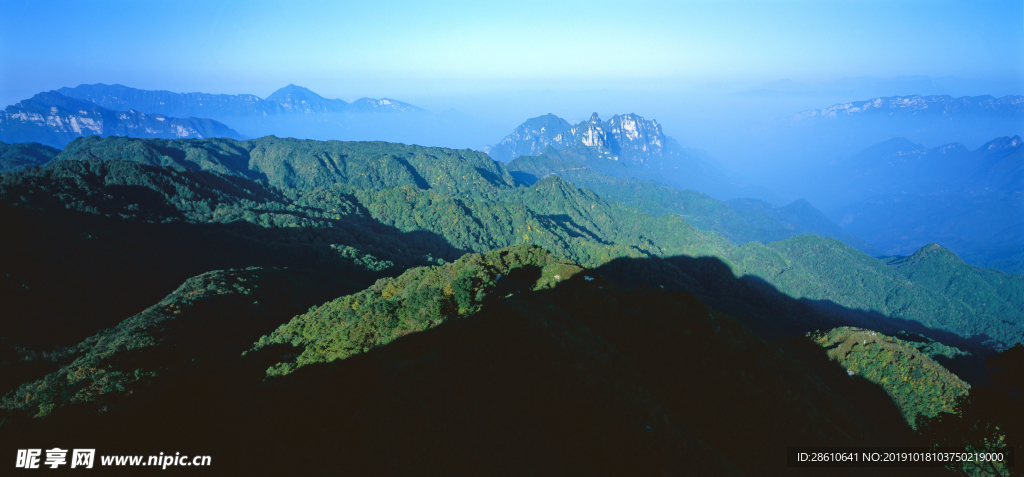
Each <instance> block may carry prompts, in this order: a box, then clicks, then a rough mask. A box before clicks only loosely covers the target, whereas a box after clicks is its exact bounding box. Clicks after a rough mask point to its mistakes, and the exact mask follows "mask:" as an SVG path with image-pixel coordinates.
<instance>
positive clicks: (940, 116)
mask: <svg viewBox="0 0 1024 477" xmlns="http://www.w3.org/2000/svg"><path fill="white" fill-rule="evenodd" d="M1021 124H1024V96H1003V97H1001V98H995V97H992V96H975V97H961V98H953V97H951V96H894V97H879V98H873V99H869V100H865V101H853V102H844V103H839V104H833V105H831V106H828V107H824V108H817V109H809V110H805V111H800V112H796V113H794V114H791V115H789V116H787V117H783V118H780V119H778V120H776V121H774V122H772V123H770V124H766V125H763V126H759V127H756V128H752V129H750V130H748V131H747V133H746V134H745V135H743V136H741V137H737V138H736V139H735V144H734V150H733V152H732V154H746V155H747V156H749V157H752V158H759V159H760V162H759V163H760V166H757V167H753V168H752V177H757V176H760V177H761V180H762V183H761V185H766V184H767V183H773V184H776V185H777V187H778V188H779V189H787V188H799V186H800V181H802V180H804V179H805V177H803V176H800V175H799V171H800V169H802V168H807V167H812V168H813V167H815V166H816V165H820V164H823V163H828V162H830V161H834V160H840V159H843V158H845V157H849V156H850V155H851V154H853V153H854V152H855V151H859V150H862V149H864V148H867V147H869V146H871V145H873V144H877V143H879V142H882V141H887V140H889V139H892V138H894V137H904V138H907V139H909V140H911V141H913V142H916V143H922V144H927V145H929V147H935V146H939V145H942V144H948V143H951V142H959V143H961V144H965V145H967V147H969V148H976V147H978V146H979V145H981V144H984V143H986V142H988V141H990V140H991V139H992V138H993V137H999V136H1014V135H1018V134H1020V133H1021V132H1022V131H1021V130H1020V125H1021ZM794 178H796V179H797V180H794Z"/></svg>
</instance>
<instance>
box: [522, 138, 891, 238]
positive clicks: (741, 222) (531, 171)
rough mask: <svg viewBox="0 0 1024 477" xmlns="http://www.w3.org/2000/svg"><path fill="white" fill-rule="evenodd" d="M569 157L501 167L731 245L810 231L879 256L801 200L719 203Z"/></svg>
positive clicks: (549, 154)
mask: <svg viewBox="0 0 1024 477" xmlns="http://www.w3.org/2000/svg"><path fill="white" fill-rule="evenodd" d="M572 159H574V157H572V156H569V157H566V156H563V154H562V153H561V152H558V151H554V150H552V149H549V150H547V151H546V153H545V154H543V155H537V156H521V157H518V158H516V159H514V160H512V161H510V162H508V163H507V164H505V167H506V168H507V169H508V171H509V173H510V174H512V176H513V177H515V178H516V180H518V181H520V182H523V183H525V184H528V185H529V184H533V183H534V182H536V181H537V180H540V178H543V177H547V176H549V175H557V176H558V177H561V178H562V179H565V180H567V181H569V182H572V183H573V184H575V185H576V186H577V187H581V188H587V189H591V190H593V191H594V192H596V193H597V194H598V195H600V196H601V197H603V198H605V199H607V200H614V201H617V202H622V203H623V204H626V205H630V206H633V207H637V208H639V209H641V210H643V211H644V212H646V213H647V214H649V215H652V216H655V217H657V216H661V215H666V214H676V215H679V216H680V217H682V218H683V219H685V220H686V221H687V222H688V223H691V224H693V225H695V226H696V227H698V228H700V229H701V230H708V231H713V232H716V233H718V234H719V235H722V236H723V237H725V238H726V239H728V240H729V241H730V242H732V243H733V244H735V245H742V244H744V243H747V242H750V241H758V242H762V243H767V242H773V241H776V240H782V239H784V238H788V237H793V236H795V235H801V234H806V233H815V234H818V235H822V236H827V237H835V238H838V239H840V240H843V241H844V242H845V243H847V244H848V245H850V246H851V247H854V248H856V249H858V250H860V251H862V252H864V253H867V254H870V255H879V253H878V252H879V251H878V250H877V249H876V248H874V247H873V246H871V245H870V244H868V243H865V242H864V241H863V240H860V239H858V238H857V237H852V236H850V235H849V234H847V233H846V232H845V231H844V230H843V229H842V228H841V227H839V226H838V225H836V224H835V223H833V222H832V221H830V220H829V219H828V218H827V217H825V215H824V214H822V213H821V212H820V211H818V210H817V209H814V207H813V206H811V205H810V204H808V203H807V202H806V201H796V202H794V203H792V204H790V205H788V206H786V207H781V208H780V207H774V206H772V205H770V204H768V203H766V202H762V201H759V200H756V199H736V200H732V201H729V202H721V201H718V200H715V199H713V198H711V197H708V196H707V195H706V194H702V193H700V192H697V191H693V190H681V189H677V188H674V187H669V186H666V185H662V184H657V183H654V182H650V181H644V180H638V179H631V178H630V179H627V178H624V177H614V176H609V175H607V174H602V173H600V172H597V171H595V170H594V169H592V168H591V167H588V166H587V165H585V164H584V163H582V162H576V161H573V160H572Z"/></svg>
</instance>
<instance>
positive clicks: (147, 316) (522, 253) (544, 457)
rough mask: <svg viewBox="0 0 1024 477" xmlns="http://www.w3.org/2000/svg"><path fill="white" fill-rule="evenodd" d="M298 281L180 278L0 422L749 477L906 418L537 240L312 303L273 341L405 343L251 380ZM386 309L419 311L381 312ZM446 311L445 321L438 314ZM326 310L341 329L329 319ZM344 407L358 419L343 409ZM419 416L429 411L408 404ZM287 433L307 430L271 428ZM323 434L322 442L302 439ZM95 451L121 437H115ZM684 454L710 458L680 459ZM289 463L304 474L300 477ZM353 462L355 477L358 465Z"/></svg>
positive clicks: (269, 351) (668, 298) (232, 458)
mask: <svg viewBox="0 0 1024 477" xmlns="http://www.w3.org/2000/svg"><path fill="white" fill-rule="evenodd" d="M492 267H496V268H492ZM500 271H504V272H506V273H505V274H501V276H499V275H496V273H497V272H500ZM310 280H313V281H315V278H313V277H311V276H309V275H308V274H307V275H303V274H302V273H298V274H296V273H295V272H292V271H286V270H262V269H250V270H228V271H218V272H211V273H207V274H203V275H202V276H199V277H195V278H192V279H189V280H187V281H186V282H185V283H184V284H183V285H182V286H181V287H179V288H178V289H177V290H175V291H174V292H173V293H172V294H170V295H168V296H167V297H165V298H164V299H163V300H161V302H160V303H158V304H157V305H155V306H152V307H150V308H148V309H147V310H145V311H144V312H142V313H140V314H138V315H136V316H133V317H131V318H129V319H127V320H125V321H124V322H122V323H121V324H119V325H117V326H116V327H113V328H111V329H109V330H104V331H103V332H101V333H99V334H97V335H95V336H92V337H90V338H88V339H86V340H84V341H83V342H82V343H81V344H79V345H77V346H75V347H73V348H71V349H69V350H68V351H67V354H69V355H73V356H75V358H74V361H73V362H71V363H70V364H69V365H67V366H66V367H62V368H61V369H60V370H59V371H57V372H55V373H51V374H49V375H47V376H45V377H43V378H42V379H40V380H38V381H35V382H31V383H26V384H25V385H24V386H21V387H20V388H19V389H18V390H16V391H13V392H11V393H9V394H8V395H7V396H5V397H4V400H3V409H4V411H3V412H4V414H5V417H6V418H7V420H6V421H5V422H4V423H3V424H2V426H3V427H4V429H5V430H6V431H12V432H14V431H16V432H17V433H18V434H19V435H21V436H23V437H25V436H29V437H31V436H43V435H47V433H48V432H50V431H51V430H52V429H62V430H63V432H64V433H65V435H66V436H68V438H76V437H78V436H79V435H80V434H82V433H86V432H89V429H94V426H95V425H96V424H97V423H99V422H106V423H108V424H110V423H116V424H117V425H118V426H119V427H120V428H122V429H134V428H136V427H137V426H138V425H139V424H141V422H142V421H141V420H139V419H138V416H139V413H147V412H148V413H161V414H162V413H175V412H181V411H182V410H184V409H191V411H190V412H189V415H190V416H192V417H194V418H197V419H190V420H188V422H187V423H186V422H185V420H176V421H171V422H167V423H165V426H164V432H161V433H141V434H139V436H138V437H137V438H136V439H137V441H136V444H138V445H158V444H162V443H165V442H171V440H173V439H175V438H178V437H180V436H181V435H183V433H186V432H187V433H192V435H193V439H192V440H190V441H189V442H190V443H192V444H194V445H202V446H206V448H207V449H208V450H207V451H206V452H209V453H215V454H216V455H218V456H219V459H222V462H229V463H231V464H232V465H239V466H241V467H239V468H242V469H249V468H256V467H257V466H259V467H260V468H264V469H265V466H266V465H267V464H268V463H264V462H262V461H261V460H260V459H255V460H254V459H253V458H252V456H251V453H246V454H245V455H243V454H240V453H239V450H240V449H248V450H249V452H251V450H252V449H263V448H265V446H266V444H265V442H266V440H267V439H268V438H269V436H277V438H276V439H274V442H275V446H276V447H277V448H279V449H281V448H283V449H288V452H289V453H292V454H297V455H312V454H317V453H320V452H323V451H326V450H327V449H332V448H333V447H334V446H335V445H339V444H340V445H342V448H343V449H344V450H342V451H341V452H342V455H343V456H344V455H348V453H353V455H354V454H360V455H369V454H368V453H370V454H372V452H373V451H372V449H374V448H377V447H379V445H380V442H381V441H382V440H389V441H392V442H393V441H394V440H395V439H398V440H400V441H403V440H405V439H408V438H410V437H411V438H414V439H417V440H418V438H420V437H422V436H423V435H424V434H423V433H429V435H432V436H433V438H432V439H426V440H424V441H423V442H421V443H420V445H419V446H411V447H410V448H409V450H408V451H407V452H403V453H402V454H400V455H399V456H396V457H395V459H393V464H392V467H390V469H391V471H389V472H388V473H391V472H392V471H393V472H396V473H406V472H408V471H409V470H411V469H414V468H416V469H424V468H429V469H452V468H454V469H457V470H456V471H457V472H464V471H468V472H471V471H472V470H484V469H487V468H494V466H495V465H499V466H512V467H514V468H517V469H523V470H530V469H533V470H540V469H544V470H551V469H560V468H561V466H564V465H569V464H567V463H566V459H567V458H568V459H569V462H570V463H571V464H572V467H573V469H576V470H579V469H581V468H582V469H591V468H594V470H597V467H600V468H601V469H603V470H605V471H607V470H609V469H622V470H624V471H625V470H626V469H631V470H630V471H631V472H632V473H639V474H649V473H653V474H660V473H662V472H665V471H671V470H673V469H674V470H676V471H684V469H689V470H693V469H695V468H698V469H702V470H701V471H702V474H705V475H708V474H723V475H740V474H746V475H756V474H762V473H765V472H769V473H771V472H772V471H771V469H773V468H774V465H773V464H771V462H772V459H771V458H770V456H772V455H775V454H776V453H777V449H775V448H774V447H772V446H763V445H758V444H757V443H758V442H765V441H770V440H775V441H782V442H794V443H807V444H808V445H809V444H811V443H815V444H823V445H825V444H827V445H884V444H889V445H894V444H900V443H906V442H907V439H908V438H909V435H910V434H909V432H908V429H907V428H906V427H904V426H901V425H900V424H899V420H898V419H891V417H894V416H898V410H897V409H895V408H894V407H893V406H892V404H891V403H889V402H888V401H887V400H886V399H885V398H884V395H882V394H880V393H878V392H877V391H876V390H873V389H871V387H870V386H869V385H866V384H864V383H852V382H847V380H846V379H845V376H843V375H841V372H840V370H839V369H838V368H837V367H835V366H834V365H833V366H829V365H828V364H827V362H825V361H824V360H823V359H818V360H814V366H816V367H819V368H821V369H820V370H818V371H813V372H812V371H810V370H809V369H808V368H807V367H806V366H807V365H805V364H804V363H803V362H801V361H798V360H796V359H794V358H793V357H792V356H790V355H789V354H788V353H787V352H786V351H784V350H783V349H781V348H779V347H778V346H776V345H773V344H770V343H767V342H765V341H762V340H761V339H759V338H757V337H756V336H754V335H753V334H751V333H750V332H749V331H748V330H746V329H745V328H744V327H743V326H741V325H740V324H739V323H737V322H736V321H735V320H733V319H731V318H730V317H729V316H727V315H724V314H721V313H718V312H715V311H713V310H711V309H708V308H707V307H706V306H704V305H703V304H702V303H701V302H700V301H699V300H698V299H696V298H695V297H693V296H692V295H684V294H681V293H666V292H664V291H661V290H651V289H643V288H640V289H634V290H622V289H619V288H618V287H617V286H615V285H614V284H611V283H609V282H608V281H607V280H605V279H603V278H601V277H600V276H599V275H596V274H594V273H593V272H591V271H589V270H586V269H583V268H581V267H579V266H578V265H576V264H573V263H571V262H567V261H565V260H562V259H558V258H557V257H554V256H552V255H551V254H549V253H548V252H546V251H544V250H543V249H540V248H539V247H535V246H531V245H521V246H517V247H512V248H507V249H501V250H495V251H491V252H488V253H487V254H483V255H471V256H467V257H464V258H462V259H460V260H458V261H457V262H455V263H453V264H449V265H443V266H433V267H423V268H415V269H411V270H409V271H407V272H406V273H405V274H403V275H402V277H399V278H398V279H389V280H384V281H381V282H378V283H377V284H376V285H374V286H373V287H371V288H370V289H368V290H366V291H364V292H361V293H359V294H357V295H355V296H353V297H341V298H339V299H338V300H335V301H333V302H329V303H326V304H324V305H322V306H319V307H315V306H314V307H311V308H310V310H309V312H308V313H306V314H305V315H300V316H298V317H296V319H294V320H293V321H292V322H291V323H289V324H288V325H287V328H286V327H282V328H281V330H285V329H292V328H295V327H296V325H298V324H305V325H306V326H302V327H299V328H298V330H301V331H299V334H300V336H303V337H305V338H304V339H308V340H313V341H311V342H309V343H308V344H309V345H310V347H309V348H307V349H317V350H328V349H329V348H324V347H323V345H324V344H325V343H324V341H331V340H338V339H344V338H345V337H346V336H347V337H349V338H351V337H353V336H354V335H356V334H358V333H357V331H359V330H362V332H363V333H364V334H363V335H361V336H364V337H366V338H371V339H372V338H373V337H374V336H376V335H377V334H378V333H380V334H382V335H383V334H384V333H396V334H398V335H403V334H404V335H405V337H403V338H401V339H399V340H395V341H394V342H393V343H391V344H389V345H388V346H381V347H376V348H369V347H361V348H359V349H355V350H353V351H355V352H354V353H352V354H347V355H343V356H337V358H339V359H336V360H334V362H330V363H323V362H320V364H311V363H309V362H307V363H306V365H305V366H302V367H300V368H298V369H295V370H293V371H292V372H290V373H287V375H283V376H276V377H273V378H271V379H268V380H266V381H265V382H262V383H261V381H263V380H262V376H260V375H259V374H254V373H253V371H255V370H257V369H259V368H258V366H259V365H260V363H271V364H272V363H273V360H274V359H276V358H275V356H282V355H281V353H282V352H285V355H287V351H286V350H287V349H288V348H289V347H290V346H289V345H295V344H297V345H299V346H300V347H302V346H304V345H305V344H307V343H306V342H303V341H299V342H296V341H295V340H294V339H292V338H291V336H290V335H289V334H288V333H285V334H279V333H278V332H274V333H273V335H275V336H280V337H281V338H282V339H283V340H284V343H282V344H278V345H274V346H267V345H270V344H271V343H270V342H268V340H267V339H266V338H264V339H261V340H260V348H261V349H257V350H254V351H250V352H248V353H246V355H245V356H239V355H238V354H232V353H231V351H232V350H237V349H238V344H240V343H241V341H240V339H239V337H241V336H242V335H244V334H249V335H251V332H252V331H253V330H255V329H257V328H259V327H260V326H265V325H266V324H267V323H268V320H269V319H272V318H273V317H278V316H280V314H281V311H282V310H283V309H287V308H288V307H291V308H294V307H296V305H297V304H298V303H301V302H302V301H307V302H308V299H309V298H308V297H306V298H299V297H298V296H297V294H296V292H298V291H304V290H306V287H305V285H304V284H306V283H309V282H310ZM307 293H308V291H307ZM416 297H420V298H419V299H417V298H416ZM268 299H272V300H275V301H278V302H280V303H270V304H268V303H267V300H268ZM368 300H376V301H368ZM389 302H391V303H393V304H395V305H398V306H404V307H408V310H409V311H410V312H411V313H409V314H408V316H406V315H402V314H401V313H398V314H397V315H395V314H393V313H391V312H388V311H387V310H386V309H385V308H387V307H384V308H380V306H379V305H382V304H386V303H389ZM463 302H465V303H463ZM357 304H358V305H357ZM446 304H451V305H452V306H456V307H458V308H456V309H453V310H449V311H446V306H447V305H446ZM462 304H469V305H470V306H469V307H463V306H461V305H462ZM359 305H361V306H359ZM421 306H422V307H424V308H420V309H419V310H418V312H417V308H418V307H421ZM378 308H380V309H378ZM371 309H372V310H373V312H372V313H373V314H368V312H370V310H371ZM250 311H255V312H256V313H255V314H253V313H251V312H250ZM392 311H397V310H392ZM338 312H340V313H341V316H342V318H343V320H342V322H341V323H340V324H342V325H345V324H347V325H348V327H347V329H346V326H338V324H339V323H337V322H336V320H335V318H333V317H334V316H335V314H336V313H338ZM396 316H398V317H403V316H404V317H406V318H409V319H413V318H423V319H424V320H426V321H425V322H426V323H429V325H430V329H428V330H421V331H418V332H414V333H411V334H407V333H405V332H403V331H402V327H403V326H404V325H405V324H408V323H410V320H404V321H403V320H400V319H399V320H397V323H396V319H395V317H396ZM456 317H458V318H457V319H454V318H456ZM324 318H327V319H326V320H325V319H324ZM352 319H355V320H356V321H355V322H354V323H353V322H352V321H351V320H352ZM359 319H361V320H362V321H361V322H360V321H358V320H359ZM346 321H347V322H348V323H346ZM309 325H315V326H309ZM396 325H397V327H396ZM236 326H242V327H243V328H244V330H245V331H244V333H241V334H240V333H238V332H237V330H234V329H233V328H234V327H236ZM324 326H325V327H324ZM279 331H280V330H279ZM225 339H229V341H228V342H225V343H221V344H220V345H216V346H214V345H213V343H217V342H219V341H221V340H225ZM680 344H682V346H681V345H680ZM275 346H276V347H275ZM264 347H265V348H266V349H262V348H264ZM712 354H714V355H716V358H715V359H707V357H708V356H711V355H712ZM805 359H807V358H805ZM367 366H369V367H368V368H367ZM264 369H265V368H264ZM817 373H821V374H817ZM694 387H697V388H699V389H702V390H704V391H703V392H701V393H694V392H692V389H693V388H694ZM317 396H319V397H317ZM412 396H417V397H416V398H415V399H416V402H418V403H419V404H418V405H414V403H413V402H411V401H409V398H411V397H412ZM325 398H326V399H327V401H324V402H321V401H323V400H324V399H325ZM328 401H329V402H330V403H333V405H332V404H329V403H328ZM295 402H302V403H304V405H303V408H304V409H303V411H305V410H308V409H318V410H319V412H317V413H316V417H315V419H314V420H313V421H311V420H310V416H309V415H308V414H306V415H304V414H303V411H299V410H298V409H296V408H295V407H294V406H293V405H290V404H289V403H295ZM446 402H447V403H448V404H447V405H446V404H444V403H446ZM542 402H543V403H545V404H544V405H543V406H541V407H538V406H540V405H541V403H542ZM452 403H458V404H457V405H452ZM354 408H358V409H360V412H359V413H352V412H350V411H347V410H349V409H354ZM416 409H430V410H431V411H432V412H409V411H414V410H416ZM538 409H548V411H544V412H540V413H539V415H538ZM153 415H157V414H153ZM32 416H36V417H37V418H36V419H30V417H32ZM257 416H258V419H254V417H257ZM304 416H305V417H304ZM200 417H201V418H200ZM257 422H258V425H257V424H256V423H257ZM442 422H443V423H445V425H440V424H441V423H442ZM598 424H600V425H598ZM288 428H297V429H303V430H304V434H301V435H299V434H291V433H284V434H282V431H283V430H284V429H288ZM197 429H201V430H202V432H199V433H196V430H197ZM430 429H433V431H429V430H430ZM540 429H547V432H538V431H539V430H540ZM580 429H586V430H587V432H584V433H579V432H578V431H579V430H580ZM837 429H838V430H840V432H836V430H837ZM310 432H312V434H309V433H310ZM323 432H327V433H329V434H330V436H331V437H329V438H327V437H311V436H317V435H320V434H321V433H323ZM551 432H553V433H555V435H553V436H552V435H550V434H549V433H551ZM226 435H233V436H236V437H235V438H234V439H226V438H225V437H226ZM570 436H575V437H570ZM282 437H285V438H282ZM638 440H639V441H638ZM250 441H251V442H250ZM240 442H241V443H242V444H243V445H238V444H239V443H240ZM260 442H263V444H260ZM498 443H500V445H496V444H498ZM538 443H546V444H544V446H543V447H544V448H537V447H536V446H537V444H538ZM746 443H749V444H750V445H743V446H738V445H737V444H746ZM101 444H102V445H117V446H124V445H125V443H124V442H123V440H121V439H118V438H116V437H113V436H106V437H105V438H101V442H99V443H98V444H97V445H98V446H99V445H101ZM481 444H484V445H483V447H479V446H481ZM466 446H469V447H468V448H469V449H472V450H473V452H470V453H468V454H465V455H464V454H463V453H460V452H456V453H455V455H454V456H452V457H449V458H447V459H444V461H438V460H437V457H436V456H437V455H438V453H439V452H443V449H448V448H454V449H464V448H467V447H466ZM549 446H550V448H548V447H549ZM478 447H479V448H478ZM741 447H742V450H741V449H740V448H741ZM572 450H576V452H572ZM598 451H600V452H598ZM551 452H554V454H551ZM595 452H596V453H595ZM694 453H698V454H700V455H702V456H704V458H703V459H698V460H694V455H691V454H694ZM445 455H451V450H450V449H449V450H448V451H446V452H445ZM556 455H557V457H556ZM751 455H756V456H760V458H757V459H753V458H751ZM431 456H435V457H431ZM472 456H476V457H475V458H474V457H472ZM567 456H568V457H567ZM572 456H577V457H572ZM584 456H585V457H584ZM595 456H600V457H595ZM595 459H596V461H595ZM638 459H639V460H638ZM247 462H248V463H247ZM257 462H259V463H257ZM301 462H310V461H308V460H306V459H302V460H301V461H300V463H299V464H298V465H299V468H304V467H302V466H303V465H305V464H302V463H301ZM353 462H354V463H353V464H352V465H350V467H352V468H355V469H362V468H363V467H362V465H363V464H359V462H365V459H354V460H353ZM269 465H271V466H278V465H282V464H281V463H279V462H270V463H269ZM289 465H295V464H294V463H291V464H289ZM366 465H367V466H368V467H366V468H367V469H371V468H374V467H372V465H371V464H366ZM452 466H455V467H452ZM595 466H597V467H595Z"/></svg>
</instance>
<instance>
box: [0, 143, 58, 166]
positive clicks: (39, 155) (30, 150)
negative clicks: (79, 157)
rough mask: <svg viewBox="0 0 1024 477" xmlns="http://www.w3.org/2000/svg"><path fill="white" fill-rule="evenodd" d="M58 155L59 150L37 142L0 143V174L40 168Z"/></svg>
mask: <svg viewBox="0 0 1024 477" xmlns="http://www.w3.org/2000/svg"><path fill="white" fill-rule="evenodd" d="M57 154H60V149H57V148H53V147H50V146H44V145H42V144H39V143H38V142H27V143H15V144H7V143H6V142H3V141H0V172H14V171H20V170H22V169H24V168H26V167H32V166H42V165H45V164H46V163H48V162H50V161H51V160H53V158H54V157H56V156H57Z"/></svg>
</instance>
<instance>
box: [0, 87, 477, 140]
mask: <svg viewBox="0 0 1024 477" xmlns="http://www.w3.org/2000/svg"><path fill="white" fill-rule="evenodd" d="M115 112H116V113H115ZM478 124H479V123H478V122H474V121H472V120H471V119H470V118H468V117H466V116H464V115H460V114H458V113H454V112H451V113H447V114H434V113H431V112H429V111H426V110H424V109H422V108H419V107H416V106H413V105H411V104H408V103H403V102H401V101H397V100H393V99H371V98H361V99H359V100H356V101H353V102H352V103H347V102H345V101H342V100H340V99H327V98H324V97H322V96H320V95H318V94H316V93H314V92H312V91H310V90H308V89H306V88H303V87H300V86H295V85H288V86H285V87H283V88H281V89H279V90H277V91H275V92H274V93H273V94H271V95H270V96H268V97H267V98H266V99H263V98H260V97H258V96H254V95H251V94H242V95H226V94H207V93H172V92H170V91H145V90H140V89H135V88H130V87H126V86H122V85H104V84H94V85H80V86H77V87H74V88H60V89H58V90H56V91H50V92H47V93H40V94H38V95H36V96H34V97H32V98H31V99H29V100H26V101H22V102H19V103H18V104H15V105H12V106H8V107H7V108H6V110H5V111H4V112H3V113H2V114H0V140H2V141H5V142H32V141H34V142H40V143H42V144H46V145H49V146H53V147H64V146H65V145H66V144H67V143H68V142H70V141H71V139H73V138H75V137H78V136H88V135H98V136H130V137H159V138H178V137H181V138H204V137H229V138H234V139H241V138H245V137H249V138H255V137H262V136H267V135H278V136H281V137H295V138H299V139H319V140H328V139H337V140H349V141H358V140H383V141H392V142H405V143H409V144H413V143H415V144H421V145H429V146H440V145H449V146H451V145H463V147H465V144H467V143H469V142H471V141H473V140H474V139H476V137H477V136H480V134H481V132H480V131H479V126H478ZM158 126H161V127H158Z"/></svg>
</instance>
